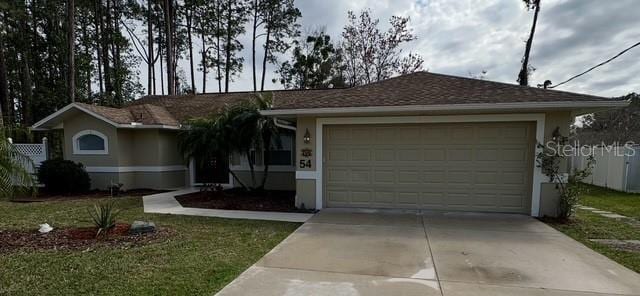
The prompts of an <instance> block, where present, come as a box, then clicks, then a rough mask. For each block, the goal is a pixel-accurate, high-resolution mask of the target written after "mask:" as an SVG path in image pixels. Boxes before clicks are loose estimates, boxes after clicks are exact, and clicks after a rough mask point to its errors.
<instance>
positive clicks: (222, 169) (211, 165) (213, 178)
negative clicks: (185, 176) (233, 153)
mask: <svg viewBox="0 0 640 296" xmlns="http://www.w3.org/2000/svg"><path fill="white" fill-rule="evenodd" d="M195 183H196V184H212V183H213V184H228V183H229V157H227V156H226V155H222V154H219V155H216V156H214V157H209V158H208V159H205V160H203V161H202V160H200V161H199V160H198V159H196V161H195Z"/></svg>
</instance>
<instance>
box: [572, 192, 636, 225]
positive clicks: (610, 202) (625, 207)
mask: <svg viewBox="0 0 640 296" xmlns="http://www.w3.org/2000/svg"><path fill="white" fill-rule="evenodd" d="M581 204H582V205H585V206H589V207H594V208H597V209H600V210H605V211H610V212H614V213H616V214H620V215H625V216H627V217H631V218H634V219H636V220H640V194H638V193H626V192H620V191H615V190H611V189H607V188H602V187H598V186H589V190H588V192H587V194H585V195H584V196H583V198H582V201H581Z"/></svg>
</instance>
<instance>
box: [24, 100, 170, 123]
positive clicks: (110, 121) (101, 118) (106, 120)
mask: <svg viewBox="0 0 640 296" xmlns="http://www.w3.org/2000/svg"><path fill="white" fill-rule="evenodd" d="M71 108H76V109H78V110H80V111H82V112H85V113H87V114H89V115H91V116H93V117H95V118H97V119H99V120H102V121H104V122H106V123H108V124H110V125H113V126H115V127H117V128H136V129H172V130H178V129H180V126H171V125H160V124H150V125H144V124H142V123H139V122H131V123H116V122H114V121H112V120H110V119H108V118H106V117H104V116H102V115H100V114H98V113H95V112H93V111H91V110H89V109H86V108H83V107H82V106H81V105H79V104H76V103H71V104H69V105H66V106H64V107H63V108H62V109H60V110H58V111H56V112H54V113H53V114H51V115H49V116H47V117H45V118H44V119H42V120H40V121H38V122H36V123H35V124H34V125H32V126H31V129H32V130H47V128H41V127H40V126H42V125H44V124H45V123H47V122H48V121H50V120H52V119H54V118H56V117H58V116H60V115H61V114H63V113H65V112H67V111H68V110H70V109H71Z"/></svg>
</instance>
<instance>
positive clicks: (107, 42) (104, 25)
mask: <svg viewBox="0 0 640 296" xmlns="http://www.w3.org/2000/svg"><path fill="white" fill-rule="evenodd" d="M100 10H102V8H100ZM101 13H102V11H101ZM100 27H101V29H100V31H101V32H102V36H101V38H102V67H103V68H104V71H103V72H104V74H103V75H104V91H105V93H106V95H107V97H109V98H111V96H112V95H113V83H112V80H111V73H112V72H111V70H112V69H111V64H110V63H109V50H110V47H111V39H112V38H111V34H113V31H112V30H111V3H110V0H107V7H106V20H104V21H103V20H102V19H101V20H100Z"/></svg>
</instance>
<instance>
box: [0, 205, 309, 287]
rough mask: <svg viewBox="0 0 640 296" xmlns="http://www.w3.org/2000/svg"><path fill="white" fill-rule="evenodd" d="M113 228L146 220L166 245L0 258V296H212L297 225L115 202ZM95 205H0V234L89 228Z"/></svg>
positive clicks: (42, 252)
mask: <svg viewBox="0 0 640 296" xmlns="http://www.w3.org/2000/svg"><path fill="white" fill-rule="evenodd" d="M115 200H116V204H117V206H118V207H119V208H120V209H122V210H123V211H122V212H121V214H120V216H119V219H118V221H121V222H127V223H131V222H133V220H151V221H154V222H155V223H156V224H157V225H158V226H159V227H167V228H171V229H172V230H173V231H174V232H175V235H174V236H172V237H170V238H169V239H168V240H165V241H162V242H159V243H153V244H149V245H144V246H139V247H133V248H129V249H113V248H98V249H90V250H85V251H53V250H47V251H17V252H12V253H5V254H0V295H213V294H215V293H216V292H217V291H219V290H220V289H222V288H223V287H224V286H225V285H226V284H228V283H229V282H230V281H232V280H233V279H234V278H236V277H237V276H238V275H239V274H240V273H242V272H243V271H244V270H245V269H246V268H248V267H249V266H251V265H252V264H253V263H255V262H256V261H257V260H258V259H259V258H261V257H262V256H263V255H264V254H266V253H267V252H268V251H269V250H271V249H272V248H273V247H274V246H276V245H277V244H278V243H279V242H280V241H282V240H283V239H284V238H285V237H287V236H288V235H289V234H290V233H291V232H293V231H294V230H295V229H296V228H297V227H298V226H299V224H297V223H285V222H269V221H252V220H232V219H217V218H204V217H187V216H172V215H156V214H145V213H143V209H142V199H141V198H133V197H128V198H117V199H115ZM95 202H97V200H90V201H87V200H74V201H56V202H42V203H29V204H20V203H11V202H8V201H0V230H4V229H29V230H35V229H37V228H38V224H41V223H49V224H50V225H52V226H53V227H54V228H58V227H70V226H74V227H75V226H90V225H91V224H90V220H89V215H88V213H87V209H88V208H89V207H91V206H93V204H94V203H95Z"/></svg>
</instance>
